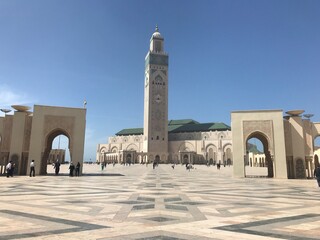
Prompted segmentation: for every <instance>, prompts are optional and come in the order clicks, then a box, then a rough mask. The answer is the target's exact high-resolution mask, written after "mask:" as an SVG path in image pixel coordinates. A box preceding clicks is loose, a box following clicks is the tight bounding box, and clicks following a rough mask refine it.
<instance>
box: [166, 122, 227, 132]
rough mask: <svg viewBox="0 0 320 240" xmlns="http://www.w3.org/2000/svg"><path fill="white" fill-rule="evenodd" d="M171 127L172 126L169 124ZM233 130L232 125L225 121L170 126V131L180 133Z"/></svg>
mask: <svg viewBox="0 0 320 240" xmlns="http://www.w3.org/2000/svg"><path fill="white" fill-rule="evenodd" d="M169 127H170V126H169ZM225 130H231V128H230V126H228V125H226V124H224V123H198V124H185V125H180V126H179V127H178V126H177V125H175V126H174V128H171V129H170V128H169V129H168V131H169V133H179V132H208V131H225Z"/></svg>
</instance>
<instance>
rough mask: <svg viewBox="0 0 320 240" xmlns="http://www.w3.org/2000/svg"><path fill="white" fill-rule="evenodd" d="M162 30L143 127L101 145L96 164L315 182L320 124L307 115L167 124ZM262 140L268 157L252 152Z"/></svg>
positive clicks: (266, 113) (238, 114)
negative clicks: (212, 167) (199, 168)
mask: <svg viewBox="0 0 320 240" xmlns="http://www.w3.org/2000/svg"><path fill="white" fill-rule="evenodd" d="M168 59H169V56H168V54H167V53H166V52H165V51H164V38H163V36H162V35H161V34H160V32H159V29H158V27H156V30H155V32H154V33H153V34H152V36H151V39H150V48H149V51H148V53H147V55H146V57H145V79H144V126H143V128H126V129H123V130H121V131H119V132H118V133H116V134H115V136H111V137H109V138H108V143H103V144H98V147H97V153H96V159H97V161H98V162H104V163H122V164H126V163H150V162H156V163H175V164H185V163H191V164H215V163H220V164H224V165H233V175H234V176H235V177H246V171H245V166H248V165H249V166H257V167H267V176H268V177H275V178H311V177H312V176H313V170H314V168H315V167H316V166H318V165H319V158H318V153H317V152H315V151H316V150H317V149H316V147H315V146H314V140H315V138H316V137H318V136H320V123H313V122H311V121H310V118H311V117H312V116H311V115H308V114H305V115H303V116H302V114H303V113H304V111H303V110H292V111H287V112H286V114H284V113H283V111H282V110H257V111H234V112H232V113H231V122H232V126H231V127H230V126H228V125H227V124H225V123H221V122H210V123H199V122H197V121H196V120H193V119H181V120H169V121H168V80H169V79H168V63H169V61H168ZM252 138H257V139H259V140H260V141H261V143H262V145H263V152H252V151H250V148H249V147H248V146H249V145H250V144H249V143H248V141H249V140H250V139H252Z"/></svg>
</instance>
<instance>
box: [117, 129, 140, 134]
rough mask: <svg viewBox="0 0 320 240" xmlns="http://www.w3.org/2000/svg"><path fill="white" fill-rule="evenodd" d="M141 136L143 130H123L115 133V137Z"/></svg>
mask: <svg viewBox="0 0 320 240" xmlns="http://www.w3.org/2000/svg"><path fill="white" fill-rule="evenodd" d="M141 134H143V128H125V129H122V130H121V131H120V132H117V133H116V136H125V135H141Z"/></svg>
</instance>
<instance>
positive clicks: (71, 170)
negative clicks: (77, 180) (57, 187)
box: [69, 162, 74, 177]
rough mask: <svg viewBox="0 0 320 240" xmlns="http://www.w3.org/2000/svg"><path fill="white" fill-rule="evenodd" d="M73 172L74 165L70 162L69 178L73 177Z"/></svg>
mask: <svg viewBox="0 0 320 240" xmlns="http://www.w3.org/2000/svg"><path fill="white" fill-rule="evenodd" d="M73 171H74V165H73V163H72V162H70V166H69V176H70V177H73Z"/></svg>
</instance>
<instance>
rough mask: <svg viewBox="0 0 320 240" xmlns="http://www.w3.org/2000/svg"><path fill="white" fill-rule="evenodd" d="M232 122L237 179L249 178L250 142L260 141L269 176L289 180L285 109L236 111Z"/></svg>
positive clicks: (234, 167) (233, 113) (232, 115)
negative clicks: (247, 160)
mask: <svg viewBox="0 0 320 240" xmlns="http://www.w3.org/2000/svg"><path fill="white" fill-rule="evenodd" d="M231 121H232V125H231V128H232V145H233V162H234V165H233V169H234V170H233V171H234V176H235V177H245V161H246V157H247V156H246V145H247V144H246V143H247V141H248V140H249V139H250V138H257V139H259V140H260V141H261V142H262V144H263V147H264V154H265V156H266V162H267V166H268V177H276V178H287V169H286V153H285V139H284V126H283V115H282V110H266V111H238V112H232V113H231Z"/></svg>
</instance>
